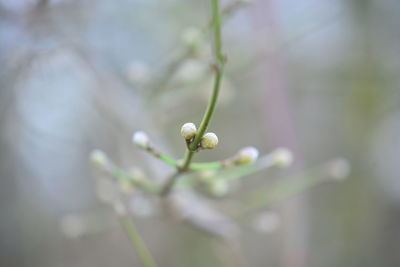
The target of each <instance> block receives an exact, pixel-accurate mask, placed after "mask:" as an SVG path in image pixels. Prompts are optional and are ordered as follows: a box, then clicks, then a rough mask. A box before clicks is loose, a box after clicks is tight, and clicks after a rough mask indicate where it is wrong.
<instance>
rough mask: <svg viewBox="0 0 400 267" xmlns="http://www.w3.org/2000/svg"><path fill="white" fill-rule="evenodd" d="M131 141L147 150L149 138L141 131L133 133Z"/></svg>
mask: <svg viewBox="0 0 400 267" xmlns="http://www.w3.org/2000/svg"><path fill="white" fill-rule="evenodd" d="M132 141H133V143H134V144H135V145H137V146H138V147H140V148H147V147H148V146H149V143H150V141H149V137H148V136H147V134H146V133H145V132H143V131H138V132H135V133H134V134H133V136H132Z"/></svg>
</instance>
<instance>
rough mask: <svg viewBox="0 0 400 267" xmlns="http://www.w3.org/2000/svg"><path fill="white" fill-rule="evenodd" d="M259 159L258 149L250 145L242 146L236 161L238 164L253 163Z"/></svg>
mask: <svg viewBox="0 0 400 267" xmlns="http://www.w3.org/2000/svg"><path fill="white" fill-rule="evenodd" d="M257 159H258V149H257V148H255V147H253V146H248V147H245V148H242V149H241V150H240V151H239V152H238V154H237V156H236V158H235V162H236V163H237V164H251V163H254V162H255V161H256V160H257Z"/></svg>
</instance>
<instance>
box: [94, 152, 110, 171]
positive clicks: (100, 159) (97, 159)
mask: <svg viewBox="0 0 400 267" xmlns="http://www.w3.org/2000/svg"><path fill="white" fill-rule="evenodd" d="M90 160H91V161H92V163H93V164H94V165H95V166H96V167H97V168H100V169H104V168H105V167H106V166H107V164H108V157H107V155H106V153H104V152H103V151H102V150H100V149H95V150H93V151H92V152H91V153H90Z"/></svg>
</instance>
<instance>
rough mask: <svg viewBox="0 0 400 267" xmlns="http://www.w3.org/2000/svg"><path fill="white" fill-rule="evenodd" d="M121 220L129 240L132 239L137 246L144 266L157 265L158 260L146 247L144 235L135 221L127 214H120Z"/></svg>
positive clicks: (152, 266) (154, 266) (136, 248)
mask: <svg viewBox="0 0 400 267" xmlns="http://www.w3.org/2000/svg"><path fill="white" fill-rule="evenodd" d="M119 221H120V223H121V225H122V227H123V228H124V230H125V231H126V233H127V235H128V238H129V241H131V243H132V246H133V247H134V248H135V251H136V252H137V254H138V256H139V258H140V260H141V262H142V264H143V266H144V267H157V264H156V262H155V261H154V259H153V257H152V256H151V254H150V251H149V250H148V248H147V247H146V244H145V243H144V241H143V239H142V237H141V236H140V234H139V232H138V231H137V229H136V227H135V225H134V223H133V221H132V220H131V219H130V218H129V217H127V216H126V215H125V216H120V217H119Z"/></svg>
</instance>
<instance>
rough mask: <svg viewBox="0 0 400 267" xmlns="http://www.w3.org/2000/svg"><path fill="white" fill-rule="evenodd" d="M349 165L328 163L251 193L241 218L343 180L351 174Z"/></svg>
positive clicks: (337, 160)
mask: <svg viewBox="0 0 400 267" xmlns="http://www.w3.org/2000/svg"><path fill="white" fill-rule="evenodd" d="M349 168H350V167H349V164H348V162H347V161H346V160H344V159H335V160H332V161H330V162H328V163H325V164H323V165H322V166H318V167H315V168H312V169H310V170H307V171H304V172H302V173H299V174H296V175H294V176H291V177H288V178H286V179H285V180H283V181H279V182H277V183H276V184H274V185H272V186H271V185H268V186H265V187H262V188H259V189H258V190H256V191H254V192H251V193H250V194H248V195H246V196H245V197H244V204H243V206H244V208H243V209H242V210H241V211H240V212H239V214H238V215H239V216H244V215H247V214H248V213H251V212H253V211H256V210H258V209H261V208H265V207H268V206H270V205H271V204H273V203H276V202H280V201H283V200H285V199H288V198H290V197H291V196H294V195H296V194H299V193H301V192H303V191H305V190H307V189H309V188H312V187H314V186H317V185H319V184H322V183H325V182H328V181H335V180H342V179H345V178H346V177H347V175H348V174H349V171H350V169H349Z"/></svg>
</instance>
